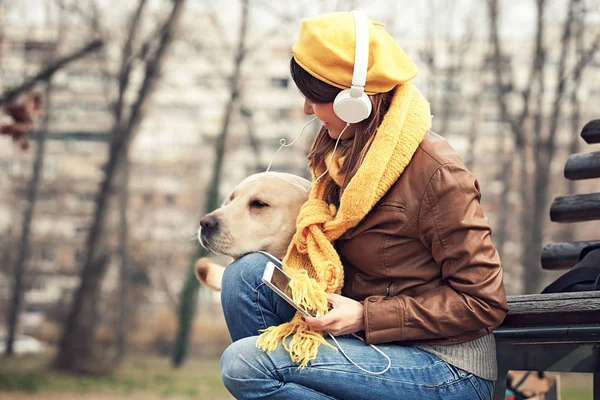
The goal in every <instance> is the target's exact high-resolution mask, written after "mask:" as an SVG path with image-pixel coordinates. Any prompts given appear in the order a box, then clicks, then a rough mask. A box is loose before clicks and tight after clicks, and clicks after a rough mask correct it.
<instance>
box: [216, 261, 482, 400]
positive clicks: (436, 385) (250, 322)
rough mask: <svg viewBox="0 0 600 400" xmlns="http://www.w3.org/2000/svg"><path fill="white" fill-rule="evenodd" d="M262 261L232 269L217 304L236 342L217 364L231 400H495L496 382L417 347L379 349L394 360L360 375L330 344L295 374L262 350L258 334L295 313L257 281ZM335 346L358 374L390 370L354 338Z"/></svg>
mask: <svg viewBox="0 0 600 400" xmlns="http://www.w3.org/2000/svg"><path fill="white" fill-rule="evenodd" d="M267 261H269V258H268V257H267V256H265V255H263V254H261V253H251V254H248V255H246V256H244V257H242V258H240V259H238V260H236V261H235V262H233V263H232V264H230V265H229V266H228V267H227V269H226V270H225V274H224V275H223V282H222V292H221V301H222V305H223V311H224V313H225V321H226V322H227V327H228V329H229V334H230V335H231V339H232V340H233V344H231V345H230V346H229V347H228V348H227V349H226V350H225V352H224V353H223V356H222V358H221V375H222V377H223V383H224V384H225V387H226V388H227V390H229V392H230V393H231V394H232V395H233V396H234V397H235V398H236V399H284V400H290V399H302V400H307V399H308V400H312V399H344V400H351V399H378V400H379V399H415V400H423V399H445V400H452V399H461V400H467V399H491V398H492V392H493V382H491V381H487V380H485V379H482V378H479V377H477V376H475V375H473V374H471V373H468V372H466V371H463V370H461V369H458V368H456V367H454V366H452V365H450V364H448V363H446V362H444V361H442V360H440V359H439V358H438V357H436V356H434V355H432V354H429V353H427V352H425V351H422V350H420V349H417V348H416V347H410V346H400V345H395V344H389V345H378V347H379V348H380V349H381V350H382V351H383V352H384V353H385V354H387V355H388V356H389V357H390V359H391V360H392V365H391V367H390V369H389V370H388V371H387V372H385V373H384V374H381V375H371V374H367V373H365V372H363V371H361V370H360V369H358V368H357V367H356V366H354V365H352V363H350V362H349V361H348V360H347V359H346V358H345V357H344V355H343V354H342V353H341V352H340V351H336V350H333V349H331V348H329V347H327V346H321V347H320V348H319V353H318V355H317V359H316V360H313V361H311V362H310V363H309V365H308V366H307V367H306V368H304V369H298V366H297V365H296V364H294V363H293V362H292V361H291V359H290V357H289V355H288V353H287V352H286V351H285V350H284V349H283V348H282V346H281V345H280V346H279V347H278V348H277V349H276V350H275V351H273V352H271V353H265V352H263V351H261V350H259V349H258V348H256V338H257V335H258V333H259V330H261V329H265V328H267V327H269V326H272V325H279V324H281V323H282V322H287V321H289V320H290V319H291V318H292V316H293V315H294V312H295V310H294V308H293V307H291V306H290V305H289V304H287V303H286V302H285V300H283V299H281V298H280V297H279V296H278V295H277V294H276V293H274V292H273V291H272V290H271V289H270V288H269V287H268V286H266V285H265V284H263V283H262V281H261V277H262V274H263V270H264V266H265V264H266V263H267ZM328 340H329V341H330V343H332V344H334V346H335V343H333V341H331V339H328ZM337 340H338V342H339V344H340V345H341V346H342V348H343V349H344V351H345V352H346V354H348V356H349V357H350V358H351V359H352V360H354V362H356V363H357V364H358V365H360V366H361V367H362V368H364V369H367V370H369V371H373V372H378V371H382V370H384V369H385V368H386V367H387V365H388V361H387V360H386V359H385V358H384V357H383V356H382V355H381V354H379V353H377V352H376V351H375V350H374V349H373V348H371V347H369V346H367V345H365V344H364V343H363V342H361V341H360V340H358V339H355V338H353V337H352V336H341V337H339V338H337Z"/></svg>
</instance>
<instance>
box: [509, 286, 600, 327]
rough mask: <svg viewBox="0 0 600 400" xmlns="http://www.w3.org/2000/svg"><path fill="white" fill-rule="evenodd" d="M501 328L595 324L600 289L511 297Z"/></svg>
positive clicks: (599, 312) (598, 314) (598, 311)
mask: <svg viewBox="0 0 600 400" xmlns="http://www.w3.org/2000/svg"><path fill="white" fill-rule="evenodd" d="M507 300H508V306H509V312H508V315H507V316H506V318H505V320H504V322H503V323H502V325H501V326H502V327H513V326H553V325H556V324H557V322H559V323H560V325H569V324H594V323H598V321H600V292H598V291H596V292H574V293H548V294H529V295H519V296H508V297H507Z"/></svg>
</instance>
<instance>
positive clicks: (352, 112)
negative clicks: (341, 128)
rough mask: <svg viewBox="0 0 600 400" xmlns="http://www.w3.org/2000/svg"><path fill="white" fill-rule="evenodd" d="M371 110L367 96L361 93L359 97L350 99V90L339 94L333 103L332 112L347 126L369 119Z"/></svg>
mask: <svg viewBox="0 0 600 400" xmlns="http://www.w3.org/2000/svg"><path fill="white" fill-rule="evenodd" d="M372 108H373V105H372V104H371V99H369V96H367V95H366V94H364V93H363V95H362V96H361V97H352V96H351V95H350V89H346V90H342V91H341V92H339V93H338V95H337V96H336V97H335V100H334V101H333V112H334V113H335V115H337V116H338V118H340V119H341V120H342V121H344V122H346V123H348V124H355V123H357V122H360V121H364V120H365V119H367V118H369V115H371V110H372Z"/></svg>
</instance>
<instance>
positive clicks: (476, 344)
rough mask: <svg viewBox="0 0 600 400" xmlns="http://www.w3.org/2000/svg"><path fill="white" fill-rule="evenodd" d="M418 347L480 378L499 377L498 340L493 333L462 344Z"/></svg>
mask: <svg viewBox="0 0 600 400" xmlns="http://www.w3.org/2000/svg"><path fill="white" fill-rule="evenodd" d="M416 347H418V348H419V349H421V350H423V351H426V352H428V353H430V354H433V355H434V356H437V357H439V358H440V359H441V360H443V361H446V362H447V363H448V364H451V365H453V366H455V367H457V368H460V369H462V370H465V371H467V372H470V373H472V374H473V375H477V376H478V377H480V378H483V379H487V380H490V381H495V380H496V379H498V365H497V362H496V341H495V339H494V335H493V334H488V335H486V336H483V337H481V338H479V339H475V340H472V341H470V342H465V343H460V344H452V345H448V346H438V345H435V346H416Z"/></svg>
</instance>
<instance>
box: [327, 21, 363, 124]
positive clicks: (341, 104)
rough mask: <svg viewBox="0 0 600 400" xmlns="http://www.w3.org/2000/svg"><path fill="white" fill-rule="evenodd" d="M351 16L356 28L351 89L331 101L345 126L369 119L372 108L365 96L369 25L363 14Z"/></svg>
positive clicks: (334, 110)
mask: <svg viewBox="0 0 600 400" xmlns="http://www.w3.org/2000/svg"><path fill="white" fill-rule="evenodd" d="M352 14H353V15H354V23H355V26H356V28H355V30H356V45H355V52H354V73H353V75H352V87H351V88H350V89H345V90H342V91H341V92H339V93H338V95H337V96H336V97H335V100H334V101H333V112H335V115H337V116H338V117H339V118H340V119H341V120H342V121H344V122H346V123H347V124H354V123H357V122H360V121H363V120H365V119H367V118H369V115H371V108H372V105H371V100H370V99H369V97H368V96H367V95H366V94H365V84H366V83H367V68H368V65H369V23H368V21H367V17H366V16H365V15H364V14H363V13H361V12H359V11H352Z"/></svg>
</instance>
